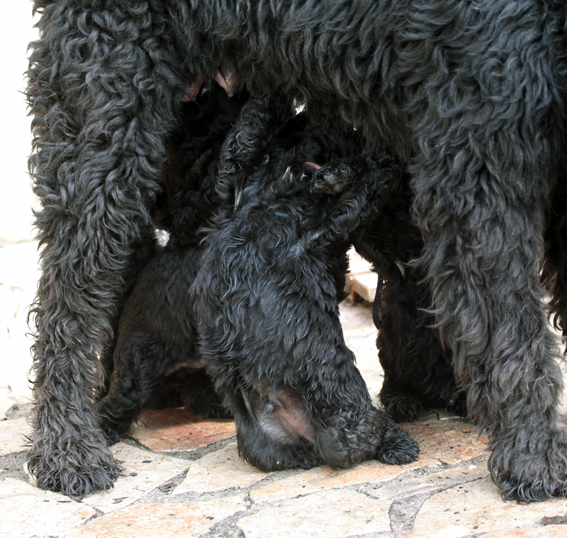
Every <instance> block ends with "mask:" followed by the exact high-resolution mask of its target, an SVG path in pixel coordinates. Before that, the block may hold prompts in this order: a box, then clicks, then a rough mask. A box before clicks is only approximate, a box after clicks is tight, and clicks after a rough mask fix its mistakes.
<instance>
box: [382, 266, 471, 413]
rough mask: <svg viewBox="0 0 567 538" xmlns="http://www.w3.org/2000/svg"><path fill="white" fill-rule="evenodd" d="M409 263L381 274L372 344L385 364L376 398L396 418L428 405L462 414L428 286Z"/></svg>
mask: <svg viewBox="0 0 567 538" xmlns="http://www.w3.org/2000/svg"><path fill="white" fill-rule="evenodd" d="M420 280H421V279H420V278H419V275H418V274H416V270H415V269H414V268H412V267H409V266H408V267H406V268H404V272H403V274H402V272H401V271H400V270H399V269H398V268H397V267H393V268H391V269H390V271H389V272H388V273H387V274H386V275H384V283H383V286H382V288H381V293H380V295H381V297H380V321H381V327H380V331H379V332H378V339H377V347H378V350H379V354H378V356H379V359H380V364H381V366H382V368H383V369H384V384H383V386H382V390H381V391H380V401H381V403H382V405H383V406H384V409H385V411H386V412H387V413H388V414H389V415H390V416H391V417H392V418H394V419H395V420H396V421H399V422H403V421H407V420H415V419H416V418H418V417H419V415H421V414H422V413H423V411H424V409H425V408H428V407H446V408H447V409H449V410H451V411H455V412H458V413H459V414H463V415H466V406H465V405H463V404H464V401H463V396H460V391H459V389H458V388H457V385H456V382H455V377H454V374H453V369H452V364H451V354H450V352H449V350H447V349H443V347H442V346H441V342H440V340H439V337H438V335H437V333H436V332H435V331H434V330H433V329H432V328H431V327H432V326H434V324H435V319H434V318H433V316H432V315H431V314H429V313H428V312H427V311H426V310H427V309H428V308H430V306H431V295H430V293H429V289H428V288H427V287H426V286H425V285H424V284H422V283H420Z"/></svg>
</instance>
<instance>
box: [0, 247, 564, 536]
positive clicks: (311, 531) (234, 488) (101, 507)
mask: <svg viewBox="0 0 567 538" xmlns="http://www.w3.org/2000/svg"><path fill="white" fill-rule="evenodd" d="M36 257H37V245H36V244H35V243H33V242H27V243H20V244H5V245H4V246H0V323H1V324H2V325H1V327H0V328H1V332H0V537H2V538H3V537H6V538H47V537H59V538H76V537H80V538H106V537H112V538H114V537H120V538H130V537H133V538H146V537H148V538H159V537H164V538H172V537H183V538H189V537H203V538H217V537H219V538H220V537H223V538H228V537H231V538H236V537H240V538H243V537H244V538H280V537H282V538H283V537H285V538H288V537H296V536H297V537H302V538H311V537H313V538H343V537H344V538H346V537H364V538H374V537H383V538H393V537H412V538H423V537H431V538H433V537H437V538H462V537H468V538H473V537H475V538H476V537H480V536H482V537H483V538H496V537H498V538H512V537H514V538H524V537H525V538H528V537H529V538H531V537H535V538H539V537H567V502H566V501H565V500H564V499H558V500H552V501H547V502H544V503H537V504H532V505H520V504H516V503H513V502H504V501H502V500H501V498H500V495H499V492H498V490H497V489H496V487H495V486H494V485H493V484H492V482H491V481H490V478H489V475H488V471H487V456H488V454H487V444H486V439H485V438H483V437H479V436H478V435H477V434H476V433H475V431H474V428H473V427H472V425H471V424H470V423H468V422H466V421H464V420H461V419H460V418H458V417H456V416H452V415H450V414H447V413H446V412H443V411H438V412H434V413H431V414H429V415H428V416H426V417H424V418H423V419H422V420H420V421H418V422H415V423H412V424H406V425H404V427H405V428H406V429H407V430H408V431H409V432H410V433H411V435H412V436H413V437H414V438H415V439H416V440H417V441H418V442H419V443H420V446H421V455H420V458H419V460H418V461H417V462H415V463H413V464H411V465H407V466H388V465H383V464H380V463H378V462H376V461H368V462H364V463H361V464H359V465H357V466H355V467H353V468H352V469H347V470H341V471H332V470H331V469H330V468H328V467H319V468H315V469H311V470H308V471H299V470H291V471H283V472H274V473H263V472H261V471H258V470H257V469H255V468H254V467H252V466H250V465H248V464H247V463H245V462H243V461H241V460H240V459H239V457H238V453H237V450H236V443H235V437H234V424H233V423H232V422H231V421H227V420H205V419H203V418H202V417H200V416H198V415H195V414H193V413H191V412H189V411H186V410H182V409H175V410H161V411H155V410H145V411H144V412H143V414H142V416H141V417H140V420H139V421H138V423H137V424H136V425H135V426H134V427H133V428H131V430H130V431H129V432H128V434H127V435H126V436H125V437H124V438H123V439H122V440H121V442H120V443H118V444H116V445H115V446H114V447H112V451H113V452H114V454H115V455H116V458H117V459H118V460H119V461H120V462H121V465H122V468H123V473H122V474H123V476H122V477H121V478H119V479H118V481H117V482H116V484H115V487H114V488H113V489H112V490H110V491H108V492H100V493H97V494H94V495H91V496H89V497H87V498H85V499H83V500H81V501H75V500H72V499H69V498H68V497H65V496H63V495H60V494H56V493H52V492H46V491H41V490H39V489H38V488H36V487H35V486H34V485H33V481H32V480H31V479H30V477H29V475H28V474H27V472H26V470H25V450H26V445H25V435H26V434H28V433H29V426H28V425H27V421H26V414H27V412H28V410H29V406H30V404H29V397H30V392H29V387H28V385H27V381H26V372H27V370H28V369H29V366H30V353H29V345H30V340H29V338H27V337H26V335H25V332H26V328H25V327H26V322H25V316H26V306H27V305H28V304H29V302H30V301H31V299H32V297H33V292H34V289H35V285H36V281H37V268H36ZM341 316H342V319H343V328H344V331H345V336H346V339H347V343H348V345H349V347H350V348H351V349H352V350H353V351H354V352H355V353H356V355H357V358H358V364H359V367H360V370H361V372H362V374H363V376H364V377H365V379H366V381H367V384H368V386H369V389H370V391H371V393H372V394H374V395H375V394H376V393H377V392H378V391H379V389H380V385H381V381H382V378H381V372H380V368H379V365H378V361H377V358H376V350H375V345H374V341H375V338H376V331H375V329H374V326H373V324H372V318H371V308H370V306H369V305H368V304H367V303H359V302H352V301H347V302H346V303H345V304H343V305H342V307H341Z"/></svg>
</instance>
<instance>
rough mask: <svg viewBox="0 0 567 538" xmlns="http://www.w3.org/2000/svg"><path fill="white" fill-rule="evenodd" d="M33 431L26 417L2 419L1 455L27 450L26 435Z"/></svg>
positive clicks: (0, 428)
mask: <svg viewBox="0 0 567 538" xmlns="http://www.w3.org/2000/svg"><path fill="white" fill-rule="evenodd" d="M31 431H32V429H31V427H30V426H29V425H28V422H27V420H26V419H25V418H19V419H17V420H3V421H0V456H5V455H6V454H11V453H12V452H22V451H23V450H27V447H26V443H27V440H26V438H25V436H26V435H29V434H30V433H31Z"/></svg>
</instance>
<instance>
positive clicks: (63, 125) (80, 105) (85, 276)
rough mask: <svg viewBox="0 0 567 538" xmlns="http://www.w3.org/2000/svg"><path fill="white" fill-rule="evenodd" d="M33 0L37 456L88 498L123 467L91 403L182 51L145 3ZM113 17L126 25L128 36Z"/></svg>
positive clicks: (151, 184)
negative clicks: (85, 6) (86, 7)
mask: <svg viewBox="0 0 567 538" xmlns="http://www.w3.org/2000/svg"><path fill="white" fill-rule="evenodd" d="M36 7H38V8H39V9H40V10H41V11H42V13H43V15H42V17H41V20H40V22H39V30H40V39H39V40H38V41H37V42H35V43H34V44H33V52H32V55H31V58H30V70H29V72H28V75H29V86H28V99H29V103H30V107H31V113H32V115H33V121H32V128H33V134H34V142H33V146H34V155H33V157H32V159H31V160H30V162H31V165H30V167H31V172H32V175H33V179H34V185H35V189H34V190H35V193H36V194H37V195H38V196H39V198H40V200H41V204H42V209H41V211H39V212H38V213H37V215H36V225H37V227H38V229H39V239H40V241H41V243H42V245H43V250H42V252H41V266H42V276H41V279H40V281H39V287H38V292H37V297H36V304H35V324H36V333H37V334H36V341H35V345H34V366H33V378H34V379H33V382H34V398H35V402H34V407H33V411H32V416H31V423H32V426H33V434H32V435H31V443H32V444H31V450H30V453H29V459H28V461H29V470H30V472H31V474H32V475H33V476H34V477H36V478H37V483H38V485H39V486H40V487H41V488H46V489H51V490H55V491H62V492H63V493H65V494H68V495H73V496H78V497H80V496H83V495H86V494H88V493H90V492H92V491H94V490H97V489H108V488H109V487H111V486H112V482H113V481H114V480H115V479H116V477H117V476H118V472H119V471H118V467H117V465H116V463H115V461H114V458H113V457H112V455H111V453H110V451H109V450H108V448H107V447H106V442H105V439H104V436H103V434H102V432H101V430H100V428H99V427H98V418H97V416H96V410H95V406H94V402H93V399H94V396H95V394H96V393H97V392H98V391H99V390H100V388H101V385H102V382H101V381H102V376H101V374H100V363H99V356H100V354H101V352H102V351H103V349H104V348H105V347H106V346H107V345H109V342H110V341H111V337H112V335H111V333H112V330H111V323H110V320H111V317H112V315H113V314H114V309H115V306H116V301H117V297H118V296H119V295H120V290H121V288H122V282H121V278H122V276H123V275H124V273H125V271H126V267H127V260H128V256H129V255H130V253H131V252H132V248H133V247H132V245H134V244H135V243H137V242H138V241H140V239H141V235H142V230H144V229H145V228H146V226H147V225H148V224H149V210H148V208H149V206H150V205H151V202H152V199H153V198H154V196H155V193H156V192H157V190H158V184H159V175H160V168H161V166H162V164H163V162H164V159H165V150H164V143H163V141H164V140H165V137H166V135H167V132H168V131H169V130H171V129H172V128H173V125H174V123H175V117H174V113H173V107H174V104H175V103H176V102H178V101H180V99H181V96H182V88H181V86H180V87H179V88H176V87H175V81H176V80H178V79H180V78H181V77H180V76H179V74H178V73H177V69H178V66H179V65H182V64H183V62H182V60H181V59H179V58H176V56H175V51H174V49H173V45H171V49H170V50H168V51H167V53H165V54H163V55H161V54H157V56H156V55H154V54H153V52H154V51H156V52H157V51H159V50H161V49H162V48H163V47H168V46H170V45H168V41H167V40H163V39H161V34H162V33H163V32H164V31H166V28H165V27H162V26H160V24H161V23H160V24H158V25H153V24H152V23H151V22H148V21H152V20H156V21H157V20H158V19H159V20H163V19H160V17H156V18H155V19H154V18H153V16H152V15H151V14H150V13H146V14H145V15H144V16H143V17H142V19H143V20H144V22H143V24H140V27H139V28H138V27H137V23H136V22H135V21H140V22H141V20H142V19H140V12H139V11H138V9H137V6H134V5H132V7H130V4H128V3H124V4H122V5H121V6H120V8H116V7H115V6H111V7H109V8H108V10H107V11H105V10H104V8H103V7H101V6H100V5H97V7H96V9H95V11H92V10H91V11H89V12H88V13H85V12H82V10H81V7H80V6H75V7H73V8H68V7H67V4H66V3H62V2H51V3H45V2H37V3H36ZM152 9H153V7H152ZM156 9H161V8H160V7H159V6H157V5H156ZM106 23H110V24H111V26H112V30H110V31H105V28H104V26H105V24H106ZM117 28H129V32H128V38H127V39H124V34H122V33H121V32H120V31H115V30H116V29H117ZM89 51H96V53H94V52H93V56H92V57H91V56H90V54H89ZM150 51H152V52H151V53H150ZM158 57H159V59H158ZM144 103H145V104H144ZM149 103H159V106H150V105H149Z"/></svg>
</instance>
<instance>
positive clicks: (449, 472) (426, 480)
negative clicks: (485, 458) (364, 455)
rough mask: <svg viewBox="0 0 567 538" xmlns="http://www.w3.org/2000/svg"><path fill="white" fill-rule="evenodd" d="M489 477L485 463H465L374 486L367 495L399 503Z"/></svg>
mask: <svg viewBox="0 0 567 538" xmlns="http://www.w3.org/2000/svg"><path fill="white" fill-rule="evenodd" d="M488 476H489V472H488V467H487V465H486V463H485V462H482V463H479V464H478V465H469V464H467V463H464V464H462V465H456V466H454V467H450V468H448V469H441V468H432V471H431V472H430V473H429V474H426V475H422V476H415V477H407V476H403V475H402V476H400V477H398V478H396V479H394V480H392V481H390V482H388V483H386V484H376V485H374V484H373V485H372V487H370V488H367V490H366V493H368V494H369V495H372V496H373V497H376V498H378V499H390V500H391V501H397V500H400V499H404V498H407V497H412V496H414V495H424V494H425V495H427V494H432V493H435V492H438V491H441V490H445V489H448V488H453V487H455V486H459V485H461V484H465V483H467V482H472V481H474V480H479V479H480V478H486V477H488Z"/></svg>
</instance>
